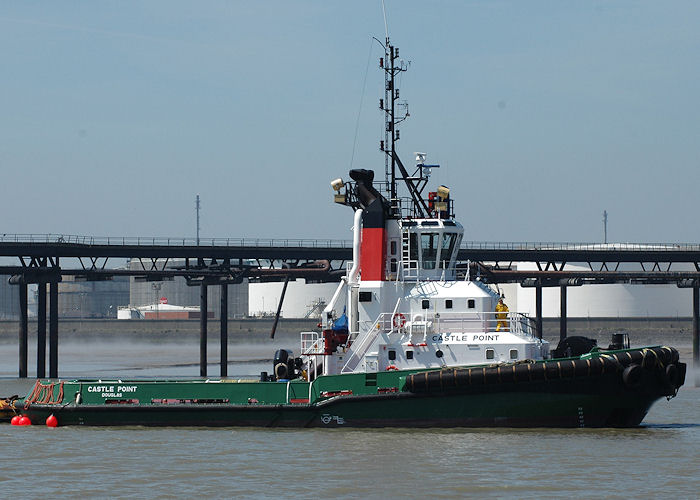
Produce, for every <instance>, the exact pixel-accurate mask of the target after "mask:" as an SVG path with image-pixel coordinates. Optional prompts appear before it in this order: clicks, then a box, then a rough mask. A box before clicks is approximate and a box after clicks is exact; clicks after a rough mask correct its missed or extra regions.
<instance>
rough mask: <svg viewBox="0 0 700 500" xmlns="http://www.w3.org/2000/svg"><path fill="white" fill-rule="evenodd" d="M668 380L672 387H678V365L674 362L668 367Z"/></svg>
mask: <svg viewBox="0 0 700 500" xmlns="http://www.w3.org/2000/svg"><path fill="white" fill-rule="evenodd" d="M666 381H667V382H668V383H669V384H671V386H672V387H678V367H677V366H676V365H674V364H673V363H671V364H670V365H668V366H667V367H666Z"/></svg>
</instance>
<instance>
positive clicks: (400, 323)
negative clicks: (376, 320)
mask: <svg viewBox="0 0 700 500" xmlns="http://www.w3.org/2000/svg"><path fill="white" fill-rule="evenodd" d="M392 323H393V325H394V328H403V327H404V326H406V316H404V315H403V313H396V314H394V319H393V320H392Z"/></svg>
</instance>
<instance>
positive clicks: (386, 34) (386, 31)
mask: <svg viewBox="0 0 700 500" xmlns="http://www.w3.org/2000/svg"><path fill="white" fill-rule="evenodd" d="M382 14H384V35H385V37H386V43H387V45H388V44H389V26H388V25H387V24H386V7H385V6H384V0H382Z"/></svg>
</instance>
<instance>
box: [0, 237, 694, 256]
mask: <svg viewBox="0 0 700 500" xmlns="http://www.w3.org/2000/svg"><path fill="white" fill-rule="evenodd" d="M0 243H54V244H55V243H65V244H78V245H148V246H197V239H196V238H183V237H170V236H86V235H76V234H59V233H48V234H36V233H25V234H14V233H13V234H11V233H3V234H0ZM199 246H234V247H238V246H240V247H292V248H352V241H351V240H339V239H312V238H299V239H290V238H200V240H199ZM460 248H463V249H475V250H585V251H620V252H624V251H686V252H687V251H692V252H699V251H700V243H575V242H572V243H553V242H498V241H463V242H462V244H461V246H460Z"/></svg>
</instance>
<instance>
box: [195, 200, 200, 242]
mask: <svg viewBox="0 0 700 500" xmlns="http://www.w3.org/2000/svg"><path fill="white" fill-rule="evenodd" d="M194 206H195V210H196V211H197V246H199V208H200V204H199V195H197V200H196V201H195V205H194Z"/></svg>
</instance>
